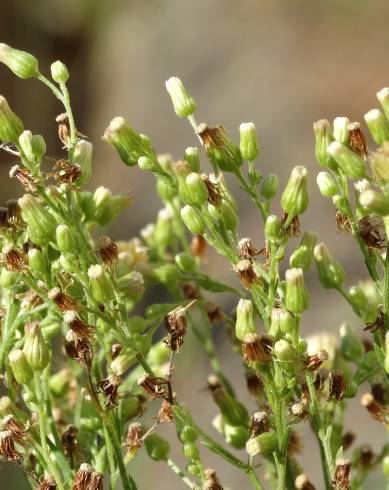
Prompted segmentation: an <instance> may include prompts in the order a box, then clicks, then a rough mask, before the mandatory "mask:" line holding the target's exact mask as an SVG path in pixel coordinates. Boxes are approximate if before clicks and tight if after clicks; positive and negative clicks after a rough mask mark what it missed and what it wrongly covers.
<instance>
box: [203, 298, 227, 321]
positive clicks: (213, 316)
mask: <svg viewBox="0 0 389 490" xmlns="http://www.w3.org/2000/svg"><path fill="white" fill-rule="evenodd" d="M204 309H205V311H206V313H207V315H208V318H209V321H210V322H211V323H215V322H220V321H221V320H223V312H222V309H221V307H220V305H218V304H216V303H213V302H212V301H207V303H206V304H205V305H204Z"/></svg>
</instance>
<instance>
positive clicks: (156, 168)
mask: <svg viewBox="0 0 389 490" xmlns="http://www.w3.org/2000/svg"><path fill="white" fill-rule="evenodd" d="M138 167H139V168H140V169H141V170H144V171H145V172H153V173H156V174H162V173H163V170H162V168H161V166H160V165H159V163H158V160H157V158H156V157H153V158H150V157H145V156H142V157H139V159H138Z"/></svg>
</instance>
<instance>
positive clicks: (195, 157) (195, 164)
mask: <svg viewBox="0 0 389 490" xmlns="http://www.w3.org/2000/svg"><path fill="white" fill-rule="evenodd" d="M184 160H186V161H187V162H188V163H189V166H190V168H191V170H192V172H200V156H199V149H198V148H195V147H191V146H190V147H189V148H186V150H185V154H184Z"/></svg>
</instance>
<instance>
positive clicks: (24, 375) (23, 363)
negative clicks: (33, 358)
mask: <svg viewBox="0 0 389 490" xmlns="http://www.w3.org/2000/svg"><path fill="white" fill-rule="evenodd" d="M8 360H9V365H10V366H11V369H12V373H13V375H14V378H15V380H16V382H17V383H19V384H20V385H29V384H31V382H32V380H33V378H34V373H33V371H32V368H31V366H30V364H29V363H28V361H27V359H26V356H25V354H24V352H23V351H22V350H20V349H15V350H13V351H11V352H10V353H9V356H8Z"/></svg>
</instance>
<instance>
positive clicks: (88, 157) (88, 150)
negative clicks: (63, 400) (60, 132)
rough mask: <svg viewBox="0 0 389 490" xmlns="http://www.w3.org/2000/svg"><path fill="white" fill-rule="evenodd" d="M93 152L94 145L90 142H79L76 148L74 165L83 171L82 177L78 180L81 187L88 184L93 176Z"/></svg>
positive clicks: (73, 156)
mask: <svg viewBox="0 0 389 490" xmlns="http://www.w3.org/2000/svg"><path fill="white" fill-rule="evenodd" d="M92 150H93V145H92V143H90V142H89V141H86V140H79V141H77V144H76V146H75V148H74V151H73V155H72V163H74V164H77V165H78V166H79V167H80V169H81V175H80V177H78V179H77V183H78V184H79V185H84V184H86V183H87V182H88V181H89V180H90V178H91V175H92Z"/></svg>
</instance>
